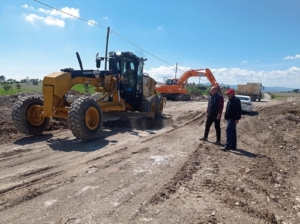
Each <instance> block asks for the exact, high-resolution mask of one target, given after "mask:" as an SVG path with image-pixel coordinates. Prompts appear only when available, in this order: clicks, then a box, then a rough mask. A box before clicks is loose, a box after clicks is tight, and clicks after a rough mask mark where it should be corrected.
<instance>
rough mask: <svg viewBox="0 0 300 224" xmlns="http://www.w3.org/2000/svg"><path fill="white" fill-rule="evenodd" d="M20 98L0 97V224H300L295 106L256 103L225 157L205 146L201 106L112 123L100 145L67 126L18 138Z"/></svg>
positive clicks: (177, 106) (299, 122) (298, 109)
mask: <svg viewBox="0 0 300 224" xmlns="http://www.w3.org/2000/svg"><path fill="white" fill-rule="evenodd" d="M17 97H18V96H11V97H5V96H0V141H1V143H0V171H1V172H0V217H1V223H213V224H214V223H300V180H299V179H300V178H299V158H298V157H299V153H300V138H299V137H300V99H299V98H284V99H279V100H270V99H268V98H265V99H264V100H263V101H262V102H255V103H254V109H255V112H254V113H252V114H244V115H243V117H242V119H241V121H240V123H239V124H238V128H237V130H238V149H237V150H236V151H232V150H231V151H229V152H223V151H221V150H220V147H219V146H216V145H214V144H212V143H211V142H201V141H199V137H202V136H203V131H204V125H205V113H204V112H205V108H206V104H207V102H205V101H202V102H201V101H191V102H169V101H168V102H167V106H166V108H165V110H164V116H163V118H160V119H146V118H140V119H137V120H132V118H128V117H122V118H121V119H120V121H119V122H116V121H106V122H105V124H104V129H103V136H102V137H101V138H100V139H98V140H95V141H90V142H82V141H78V140H77V139H75V138H74V137H73V135H72V133H71V132H70V131H69V130H68V129H65V128H66V127H67V125H66V123H65V122H64V121H61V120H52V121H51V123H50V126H49V127H48V128H47V131H46V132H45V133H44V134H42V135H40V136H34V137H28V136H24V135H23V134H20V133H18V131H17V130H16V129H15V128H14V127H13V125H12V121H11V118H10V113H11V106H12V104H13V103H14V101H15V100H16V99H17ZM225 103H226V102H225ZM120 124H121V125H120ZM133 126H134V127H133ZM221 126H222V142H223V143H224V141H225V127H226V122H225V121H224V120H222V123H221ZM209 140H210V141H215V130H214V128H213V126H212V128H211V131H210V136H209Z"/></svg>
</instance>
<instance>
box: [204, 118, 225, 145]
mask: <svg viewBox="0 0 300 224" xmlns="http://www.w3.org/2000/svg"><path fill="white" fill-rule="evenodd" d="M216 118H217V115H216V116H208V117H207V119H206V123H205V132H204V137H206V138H207V137H208V133H209V129H210V126H211V125H212V123H215V129H216V133H217V141H221V127H220V119H219V120H217V119H216Z"/></svg>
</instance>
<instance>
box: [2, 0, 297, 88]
mask: <svg viewBox="0 0 300 224" xmlns="http://www.w3.org/2000/svg"><path fill="white" fill-rule="evenodd" d="M42 2H44V3H46V4H48V5H51V6H53V7H55V8H58V9H60V10H63V11H65V12H68V13H70V14H72V15H75V16H77V17H80V18H82V19H85V20H88V21H91V23H87V22H84V21H82V20H78V19H75V18H73V17H70V16H68V15H66V14H62V13H60V12H58V11H55V10H53V9H52V8H49V7H47V6H45V5H42V4H40V3H38V2H36V1H34V0H22V1H20V0H14V1H11V0H1V1H0V40H1V41H0V75H4V76H5V77H6V78H13V79H17V80H19V79H23V78H26V77H29V78H39V79H42V78H43V77H44V76H45V75H48V74H50V73H52V72H54V71H60V69H62V68H66V67H73V68H75V69H79V65H78V62H77V59H76V55H75V52H79V53H80V56H81V60H82V63H83V67H84V68H85V69H96V68H95V55H96V53H97V52H99V54H100V55H102V56H104V54H105V41H106V34H107V29H106V28H107V27H110V29H111V30H112V31H113V32H111V33H110V39H109V49H108V50H109V51H131V52H134V53H135V54H137V55H138V56H140V57H146V58H147V59H148V60H147V61H146V62H145V72H147V73H149V74H150V76H152V77H154V78H155V79H156V80H157V81H163V78H164V77H174V74H175V65H176V63H178V68H179V70H178V74H177V76H179V75H181V74H182V73H183V71H186V70H188V69H199V68H210V69H211V70H212V71H213V74H214V76H215V78H216V79H217V81H218V82H219V83H225V84H232V85H236V84H240V83H247V82H262V83H263V85H264V86H284V87H291V88H300V13H299V12H300V1H299V0H285V1H283V0H240V1H238V0H226V1H225V0H186V1H183V0H151V1H143V0H109V1H108V0H89V1H83V0H72V1H71V0H64V1H61V0H60V1H59V0H51V1H50V0H43V1H42ZM92 23H96V24H97V26H95V25H93V24H92ZM132 43H133V44H132ZM189 81H190V82H196V83H198V82H199V79H198V78H193V79H190V80H189ZM200 82H202V83H207V82H208V80H207V79H206V78H201V80H200Z"/></svg>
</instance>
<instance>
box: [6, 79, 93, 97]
mask: <svg viewBox="0 0 300 224" xmlns="http://www.w3.org/2000/svg"><path fill="white" fill-rule="evenodd" d="M19 84H20V85H21V88H20V89H19V90H18V89H17V87H16V83H14V84H11V86H12V89H11V90H9V91H5V90H4V89H3V86H2V84H0V95H12V94H16V93H19V92H39V93H41V92H42V85H43V82H39V83H38V85H32V83H19ZM71 89H72V90H76V91H78V92H80V93H85V88H84V86H83V85H81V84H77V85H75V86H73V87H72V88H71ZM89 91H90V93H95V88H94V87H93V86H91V85H89Z"/></svg>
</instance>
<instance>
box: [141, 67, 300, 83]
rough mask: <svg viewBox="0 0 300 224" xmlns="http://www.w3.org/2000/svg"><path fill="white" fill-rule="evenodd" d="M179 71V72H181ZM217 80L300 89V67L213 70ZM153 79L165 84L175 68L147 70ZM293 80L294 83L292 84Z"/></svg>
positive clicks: (183, 68)
mask: <svg viewBox="0 0 300 224" xmlns="http://www.w3.org/2000/svg"><path fill="white" fill-rule="evenodd" d="M179 69H180V70H184V71H187V70H189V69H191V68H189V67H179ZM179 69H178V70H179ZM180 70H179V71H178V73H177V77H178V78H179V77H180V76H181V75H182V74H183V72H182V71H180ZM211 71H212V73H213V75H214V76H215V78H216V80H217V82H218V83H220V84H222V83H223V84H229V85H237V84H243V83H247V82H262V83H263V85H265V86H285V87H292V88H296V87H300V79H299V75H300V67H295V66H293V67H290V68H289V69H286V70H273V71H253V70H246V69H241V68H219V69H211ZM145 72H146V73H148V74H149V75H150V76H151V77H153V78H154V79H155V80H156V81H158V82H164V77H167V78H174V77H175V66H174V67H172V66H169V67H166V66H160V67H158V68H151V69H150V70H145ZM291 80H293V82H292V83H291ZM188 82H190V83H191V82H195V83H198V82H199V78H190V79H189V81H188ZM200 82H201V83H209V81H208V79H207V78H205V77H201V79H200Z"/></svg>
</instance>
